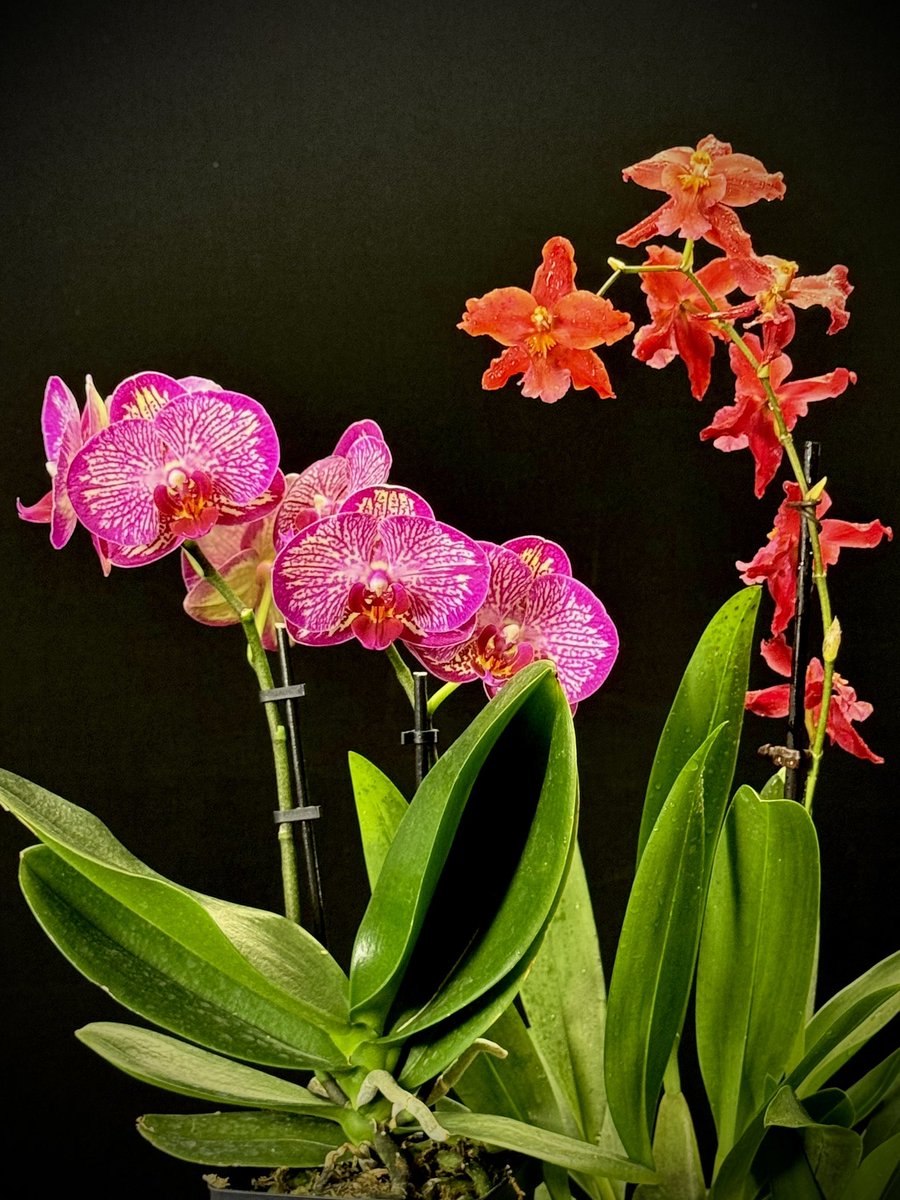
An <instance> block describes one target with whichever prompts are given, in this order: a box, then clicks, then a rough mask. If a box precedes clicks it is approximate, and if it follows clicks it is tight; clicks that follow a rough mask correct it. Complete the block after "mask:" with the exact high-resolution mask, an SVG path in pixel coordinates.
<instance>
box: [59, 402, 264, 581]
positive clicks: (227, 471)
mask: <svg viewBox="0 0 900 1200" xmlns="http://www.w3.org/2000/svg"><path fill="white" fill-rule="evenodd" d="M278 454H279V448H278V437H277V434H276V433H275V427H274V426H273V424H272V421H271V418H270V417H269V416H268V414H267V413H266V411H265V409H264V408H263V407H262V405H260V404H259V403H258V402H257V401H256V400H253V399H251V398H250V397H249V396H244V395H241V394H240V393H238V392H226V391H196V392H187V393H184V394H182V395H180V396H174V397H172V398H170V399H168V400H167V401H166V402H165V403H164V404H163V405H162V407H160V408H159V410H158V411H157V412H156V413H155V415H153V416H149V417H146V418H143V419H124V418H123V419H120V420H118V421H114V422H113V423H112V424H110V425H109V426H107V428H105V429H102V430H100V431H99V432H98V433H97V434H95V435H94V436H93V437H92V438H91V439H90V440H89V441H88V442H86V443H85V445H84V446H83V447H82V448H81V449H80V450H79V452H78V453H77V454H76V455H75V457H74V458H73V460H72V463H71V466H70V468H69V478H68V482H69V494H70V497H71V500H72V506H73V508H74V510H75V513H76V515H77V517H78V519H79V520H80V521H81V522H82V524H83V525H84V526H85V527H86V528H87V529H88V530H90V532H91V533H95V534H97V535H98V536H99V537H102V538H105V539H106V540H107V541H109V542H111V543H112V544H113V546H114V547H116V551H115V553H114V554H113V555H112V558H113V562H114V563H115V564H116V565H119V566H141V565H143V564H145V563H149V562H153V561H154V560H155V559H157V558H160V557H161V556H162V555H164V554H168V553H169V552H170V551H172V550H175V549H176V548H177V547H178V546H180V545H181V543H182V542H183V541H185V539H187V538H192V539H194V538H200V537H203V536H204V535H205V534H207V533H209V531H210V530H211V529H212V527H213V526H214V525H216V524H217V523H220V522H221V523H222V524H225V525H231V524H243V523H246V522H248V521H252V520H255V519H256V518H258V517H261V516H264V515H265V513H267V512H269V511H270V510H271V509H273V508H275V507H276V505H277V504H278V502H279V500H280V499H281V496H282V494H283V491H284V476H283V475H282V474H281V472H280V471H279V470H278Z"/></svg>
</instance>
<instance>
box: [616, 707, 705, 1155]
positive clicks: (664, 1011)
mask: <svg viewBox="0 0 900 1200" xmlns="http://www.w3.org/2000/svg"><path fill="white" fill-rule="evenodd" d="M719 734H720V729H715V730H714V731H713V732H712V733H711V734H710V735H709V736H708V737H707V738H706V740H705V741H704V743H703V745H702V746H700V748H699V749H698V750H696V751H695V752H694V754H693V755H692V756H691V758H690V759H689V761H688V762H687V764H686V765H685V766H684V767H683V768H682V770H681V773H680V774H679V776H678V778H677V779H676V780H675V783H674V784H673V785H672V790H671V792H670V793H669V796H668V798H667V800H666V802H665V804H664V805H663V807H662V810H661V811H660V814H659V817H658V818H657V820H656V824H655V825H654V827H653V832H652V833H651V835H650V837H649V839H648V841H647V845H646V847H645V848H644V853H643V855H642V857H641V861H640V863H639V864H638V869H637V873H636V875H635V879H634V883H633V885H632V888H631V895H630V896H629V900H628V906H627V908H626V910H625V919H624V921H623V924H622V932H621V934H620V937H619V945H618V949H617V951H616V958H615V963H614V964H613V972H612V978H611V980H610V987H609V1003H608V1007H607V1017H606V1092H607V1097H608V1100H609V1106H610V1110H611V1112H612V1118H613V1122H614V1124H615V1127H616V1129H617V1131H618V1133H619V1136H620V1137H621V1139H622V1144H623V1146H624V1147H625V1149H626V1151H627V1152H628V1154H629V1155H630V1156H631V1157H632V1158H636V1159H638V1160H639V1161H641V1162H650V1161H651V1143H650V1129H651V1126H652V1121H653V1114H654V1112H655V1110H656V1102H657V1099H658V1097H659V1093H660V1089H661V1087H662V1081H663V1075H664V1073H665V1069H666V1065H667V1064H668V1061H669V1057H670V1055H671V1053H672V1049H673V1047H674V1046H675V1044H676V1040H677V1038H678V1035H679V1033H680V1031H681V1027H682V1023H683V1021H684V1016H685V1012H686V1010H687V1004H688V997H689V995H690V990H691V983H692V980H693V975H694V963H695V961H696V957H697V946H698V943H699V940H700V921H701V917H702V914H703V902H704V893H705V872H706V869H705V862H706V845H705V837H706V835H705V819H704V816H705V814H704V784H703V781H704V767H705V763H706V761H707V756H708V755H709V754H710V752H711V749H712V746H713V745H714V743H715V741H716V740H717V738H718V736H719Z"/></svg>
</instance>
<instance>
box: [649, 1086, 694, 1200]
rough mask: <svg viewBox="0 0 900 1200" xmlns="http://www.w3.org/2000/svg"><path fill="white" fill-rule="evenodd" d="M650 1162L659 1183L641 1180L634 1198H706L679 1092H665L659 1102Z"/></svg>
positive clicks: (688, 1117)
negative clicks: (654, 1168)
mask: <svg viewBox="0 0 900 1200" xmlns="http://www.w3.org/2000/svg"><path fill="white" fill-rule="evenodd" d="M653 1161H654V1163H655V1164H656V1171H657V1174H658V1175H659V1183H642V1184H641V1186H640V1187H639V1188H638V1189H637V1191H636V1192H635V1193H634V1200H706V1184H705V1182H704V1180H703V1167H702V1165H701V1163H700V1151H699V1148H698V1146H697V1138H696V1135H695V1133H694V1123H693V1121H692V1119H691V1113H690V1109H689V1108H688V1103H687V1100H686V1099H685V1097H684V1095H683V1093H681V1092H674V1093H671V1094H670V1093H668V1092H667V1093H666V1094H665V1095H664V1096H663V1098H662V1100H660V1102H659V1112H658V1114H657V1117H656V1129H655V1130H654V1133H653Z"/></svg>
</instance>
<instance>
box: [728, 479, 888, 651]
mask: <svg viewBox="0 0 900 1200" xmlns="http://www.w3.org/2000/svg"><path fill="white" fill-rule="evenodd" d="M784 492H785V499H784V500H782V502H781V506H780V508H779V509H778V513H777V515H776V517H775V528H774V529H773V530H772V532H771V533H770V534H769V540H768V542H767V543H766V545H765V546H763V547H762V548H761V549H760V550H758V551H757V552H756V554H755V555H754V557H753V558H752V559H751V560H750V562H738V563H735V566H736V567H737V568H738V570H739V571H741V572H743V573H742V575H741V580H742V581H743V582H744V583H746V584H754V583H765V584H766V586H767V587H768V589H769V594H770V595H771V597H772V599H773V600H774V601H775V612H774V615H773V617H772V633H773V634H779V633H783V632H784V630H785V629H787V627H788V625H789V624H790V622H791V620H792V619H793V616H794V610H795V608H796V606H797V558H798V556H799V552H800V530H801V521H802V520H803V518H802V517H801V514H800V509H799V507H798V504H799V501H800V498H801V492H800V485H799V484H797V483H794V482H792V481H790V480H788V481H786V482H785V484H784ZM830 507H831V498H830V497H829V495H828V493H827V492H824V491H823V492H822V495H821V499H820V500H819V503H818V505H817V508H816V518H817V520H818V521H819V545H820V546H821V549H822V563H823V565H824V566H825V567H826V568H827V567H830V566H833V565H834V564H835V563H836V562H837V560H838V556H839V555H840V552H841V549H842V548H843V547H844V546H854V547H863V548H870V547H872V546H877V545H878V543H879V542H880V541H881V539H882V538H883V537H886V538H887V539H888V541H891V540H892V539H893V536H894V534H893V531H892V530H891V528H890V526H888V525H882V523H881V522H880V521H869V522H867V523H866V524H864V525H862V524H856V523H854V522H852V521H835V520H834V519H833V518H828V519H827V520H825V521H823V520H821V517H822V514H823V513H826V512H827V511H828V509H829V508H830Z"/></svg>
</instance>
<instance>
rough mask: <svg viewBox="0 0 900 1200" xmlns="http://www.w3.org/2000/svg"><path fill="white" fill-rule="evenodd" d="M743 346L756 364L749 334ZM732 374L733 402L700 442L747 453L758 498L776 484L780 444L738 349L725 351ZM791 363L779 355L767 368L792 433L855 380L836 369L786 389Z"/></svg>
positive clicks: (756, 349) (758, 353)
mask: <svg viewBox="0 0 900 1200" xmlns="http://www.w3.org/2000/svg"><path fill="white" fill-rule="evenodd" d="M744 342H745V343H746V345H747V347H748V348H749V350H750V351H751V353H752V354H753V355H754V356H755V358H756V360H757V361H758V362H762V360H763V348H762V345H761V344H760V341H759V338H757V337H755V336H754V335H753V334H752V333H751V334H747V335H746V337H745V338H744ZM729 357H730V361H731V369H732V371H733V372H734V374H735V402H734V404H733V405H730V406H726V407H725V408H720V409H719V411H718V412H717V413H716V414H715V416H714V417H713V419H712V423H711V424H710V425H707V427H706V428H705V429H701V431H700V437H701V438H702V439H703V440H704V441H707V440H708V439H709V438H714V439H715V440H714V441H713V445H714V446H715V447H716V449H717V450H747V449H749V451H750V453H751V454H752V455H753V459H754V462H755V464H756V472H755V484H754V491H755V493H756V496H757V498H759V497H761V496H762V494H763V493H764V492H765V490H766V488H767V487H768V486H769V484H770V483H771V482H772V480H773V479H774V478H775V475H776V473H777V471H778V468H779V466H780V465H781V456H782V454H783V448H782V445H781V442H780V441H779V440H778V430H777V429H776V427H775V419H774V417H773V416H772V413H771V411H770V410H769V406H768V402H767V400H766V393H765V390H764V388H763V385H762V382H761V381H760V379H759V376H758V375H757V373H756V369H755V367H754V366H753V364H752V363H751V362H749V361H748V359H747V358H745V356H744V355H743V354H742V353H741V351H740V349H739V348H738V347H737V346H731V347H730V350H729ZM792 366H793V363H792V362H791V360H790V359H789V358H788V356H787V355H786V354H779V355H778V356H777V357H776V358H774V359H773V360H772V362H771V363H770V364H769V382H770V383H771V385H772V388H773V389H774V391H775V393H776V395H777V396H778V400H779V403H780V405H781V412H782V415H783V416H784V422H785V425H786V426H787V428H788V429H789V430H790V429H793V428H794V426H795V425H796V424H797V421H798V419H799V418H800V417H805V416H806V413H807V405H809V404H811V403H812V402H813V401H814V400H825V399H828V398H832V397H834V396H840V395H841V393H842V392H844V391H845V390H846V388H847V385H848V384H850V383H856V374H855V372H853V371H848V370H847V368H846V367H837V368H835V370H834V371H830V372H829V373H828V374H827V375H817V376H814V377H813V378H812V379H794V380H792V381H791V382H790V383H785V382H784V381H785V379H786V378H787V376H788V375H789V374H790V373H791V368H792Z"/></svg>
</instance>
